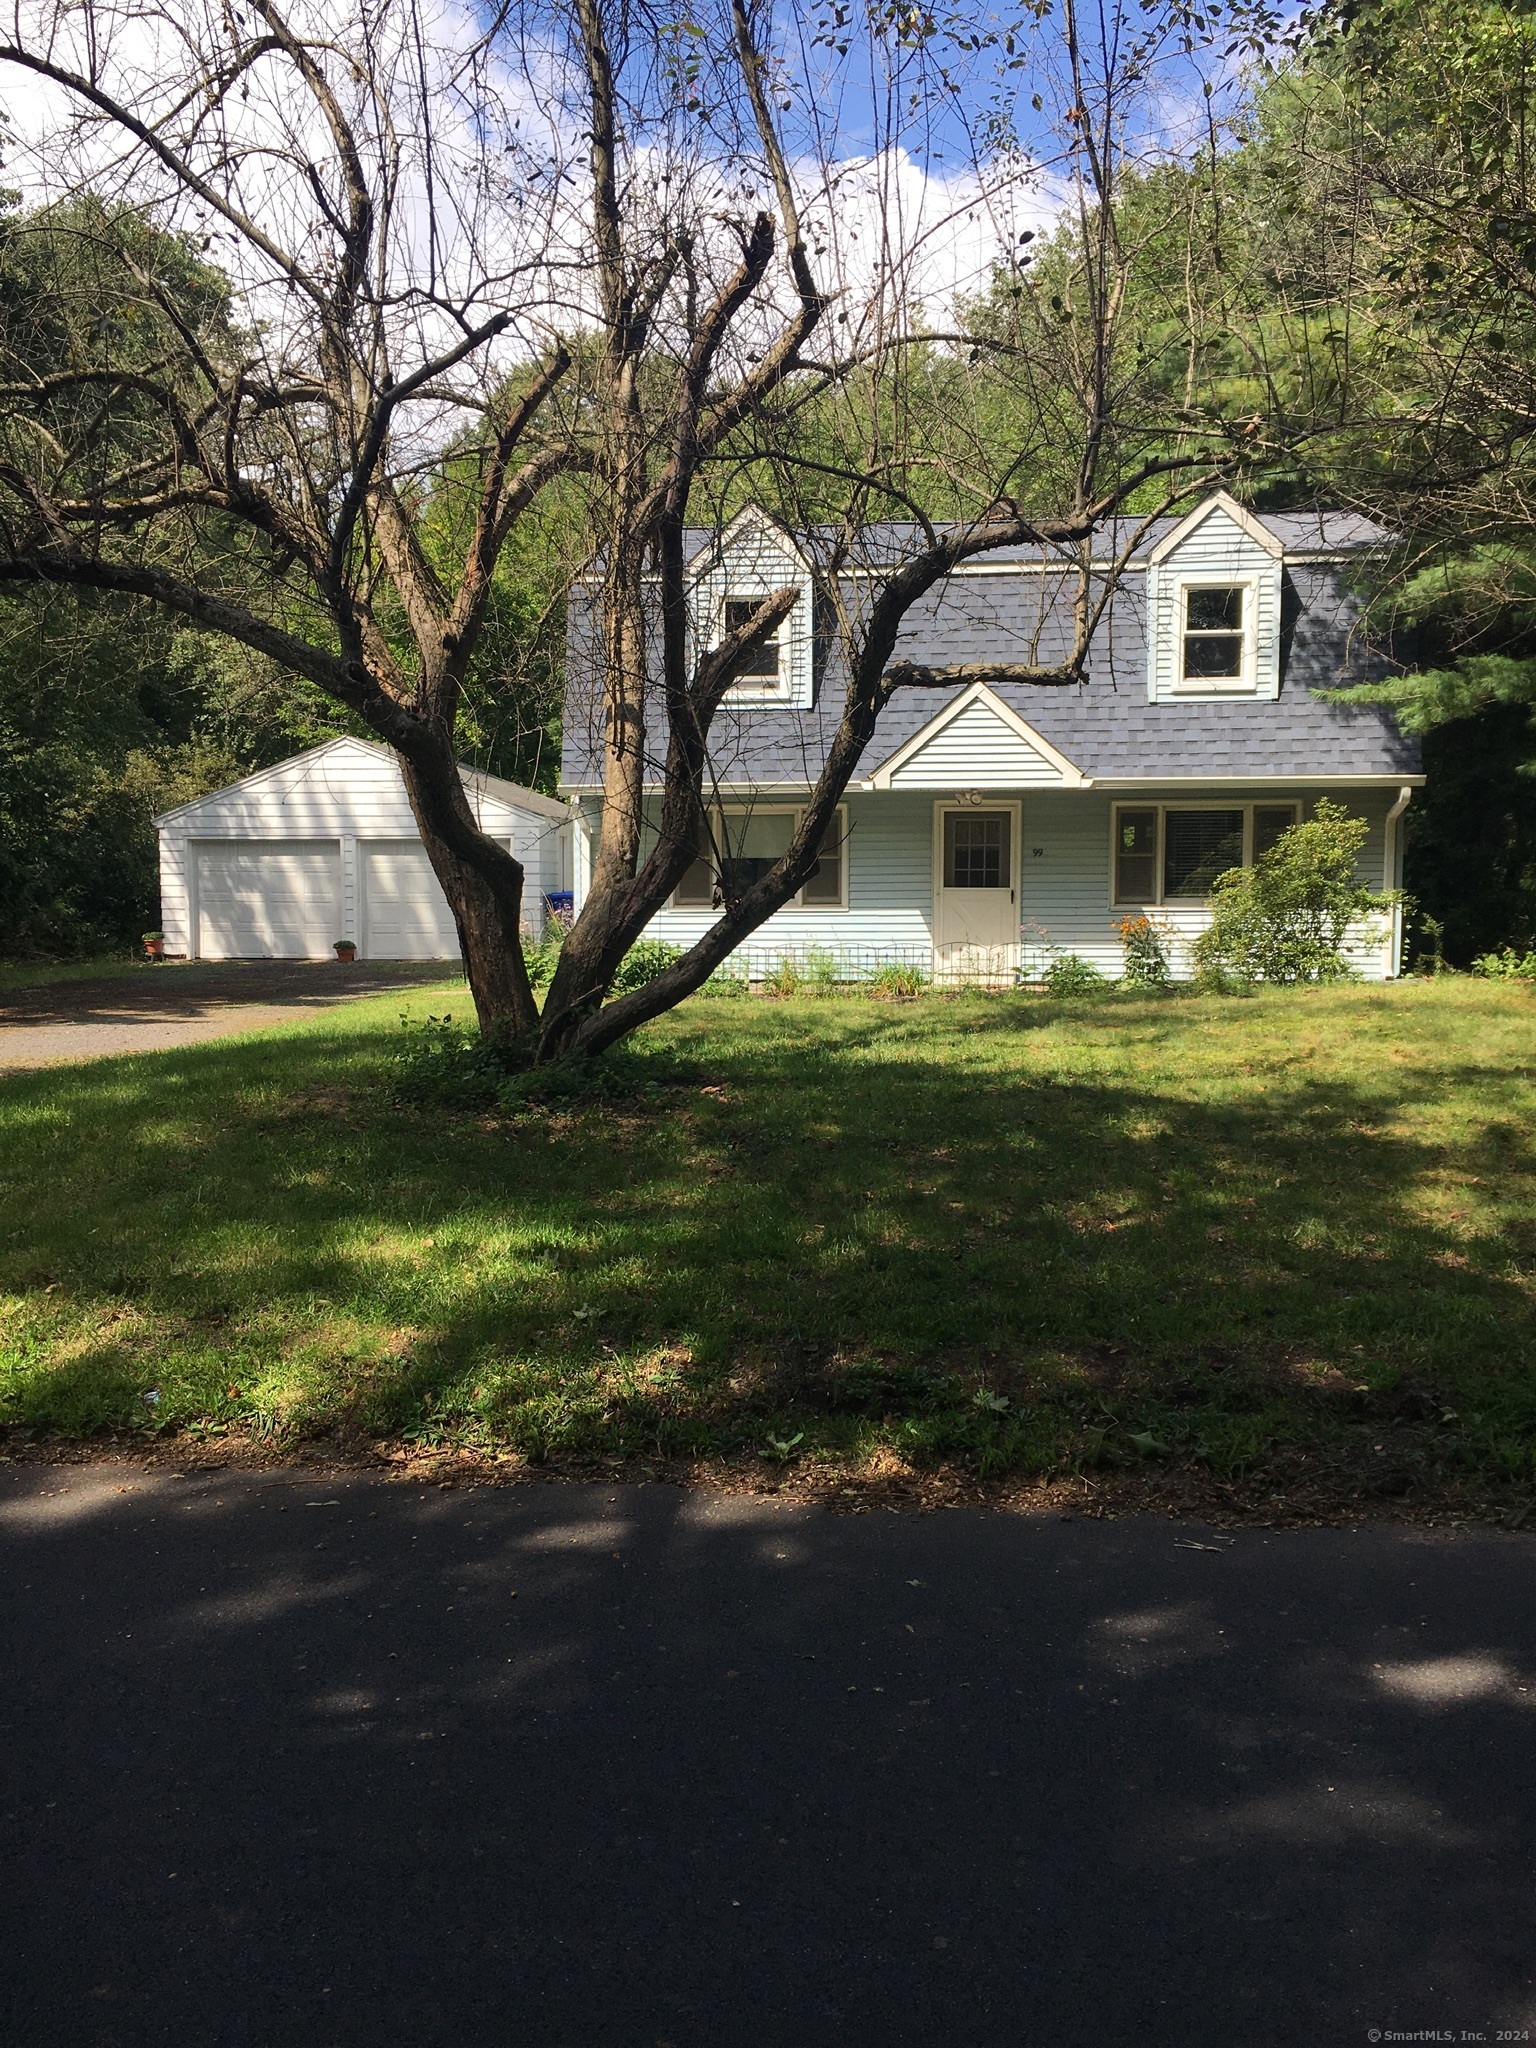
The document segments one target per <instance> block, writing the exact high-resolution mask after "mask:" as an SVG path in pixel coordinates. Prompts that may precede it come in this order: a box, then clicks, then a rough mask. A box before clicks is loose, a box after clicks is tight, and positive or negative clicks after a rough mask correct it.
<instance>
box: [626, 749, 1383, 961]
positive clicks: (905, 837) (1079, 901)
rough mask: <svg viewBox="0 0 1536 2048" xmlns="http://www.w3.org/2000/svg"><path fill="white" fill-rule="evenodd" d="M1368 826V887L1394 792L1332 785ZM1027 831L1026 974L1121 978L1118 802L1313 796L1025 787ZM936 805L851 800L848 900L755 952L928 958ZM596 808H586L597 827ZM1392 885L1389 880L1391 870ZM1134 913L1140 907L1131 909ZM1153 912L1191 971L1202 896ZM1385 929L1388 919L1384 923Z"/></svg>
mask: <svg viewBox="0 0 1536 2048" xmlns="http://www.w3.org/2000/svg"><path fill="white" fill-rule="evenodd" d="M1335 794H1336V795H1337V798H1338V800H1339V801H1340V802H1342V803H1345V804H1346V805H1347V806H1348V807H1349V809H1350V810H1351V811H1353V812H1355V813H1356V814H1357V815H1359V816H1361V817H1364V818H1366V819H1367V820H1368V821H1369V823H1370V834H1369V837H1368V838H1367V840H1366V843H1365V845H1364V847H1363V848H1362V850H1361V854H1360V860H1359V873H1360V875H1361V878H1362V880H1364V881H1365V882H1366V883H1367V884H1368V885H1369V886H1370V887H1372V888H1374V889H1379V888H1381V887H1383V886H1384V877H1383V872H1382V870H1383V861H1384V857H1385V839H1384V826H1385V819H1386V813H1387V808H1388V806H1389V805H1390V804H1391V802H1392V800H1393V798H1394V796H1395V794H1396V792H1395V791H1394V790H1387V789H1356V790H1351V789H1347V788H1346V789H1342V790H1340V791H1338V792H1336V793H1335ZM1020 795H1021V797H1022V803H1023V811H1022V825H1021V830H1020V839H1019V858H1018V874H1019V913H1020V918H1021V923H1022V932H1021V940H1022V944H1021V949H1020V950H1021V957H1022V960H1023V962H1024V965H1025V969H1026V971H1028V970H1029V969H1030V968H1031V967H1033V966H1039V965H1043V964H1044V962H1045V960H1046V959H1048V958H1049V957H1050V953H1051V952H1053V951H1054V952H1057V953H1068V952H1071V953H1078V954H1080V955H1081V956H1082V957H1083V958H1084V959H1086V960H1091V961H1092V962H1093V964H1094V965H1095V966H1096V967H1098V968H1099V969H1101V971H1102V972H1104V973H1105V974H1107V975H1110V976H1117V975H1119V973H1120V972H1121V969H1122V965H1123V961H1122V954H1121V949H1120V941H1119V938H1118V937H1117V935H1116V933H1115V930H1114V920H1115V919H1116V918H1119V917H1123V916H1125V915H1126V914H1127V906H1125V905H1118V904H1116V903H1115V902H1114V901H1113V848H1112V845H1111V837H1110V835H1111V827H1112V820H1113V818H1114V814H1115V808H1116V806H1117V805H1118V804H1121V803H1123V804H1125V805H1126V806H1127V808H1135V809H1142V810H1147V809H1157V808H1160V807H1161V806H1164V805H1172V806H1173V807H1175V808H1177V809H1183V810H1200V809H1212V810H1221V809H1244V808H1247V807H1251V806H1255V805H1257V806H1269V805H1276V804H1283V803H1288V802H1294V803H1295V804H1296V805H1297V806H1298V809H1299V812H1300V815H1301V816H1302V817H1306V816H1307V815H1308V814H1309V812H1310V810H1311V806H1312V803H1313V801H1314V800H1315V792H1305V791H1302V792H1298V791H1295V790H1288V789H1286V788H1285V787H1284V786H1283V785H1281V786H1279V787H1276V788H1275V789H1273V790H1269V791H1266V792H1265V793H1264V794H1263V795H1262V796H1256V795H1254V794H1253V792H1252V791H1251V789H1245V790H1241V791H1237V792H1234V791H1233V790H1232V789H1230V788H1228V789H1222V788H1220V787H1215V788H1210V789H1196V790H1188V789H1177V788H1175V789H1169V788H1167V787H1164V788H1161V789H1153V790H1149V791H1148V792H1147V793H1146V794H1145V795H1144V796H1143V795H1141V794H1140V793H1138V794H1137V795H1136V796H1135V797H1130V796H1122V795H1118V794H1112V793H1111V792H1109V791H1097V790H1060V789H1055V790H1036V791H1031V790H1024V791H1022V792H1020ZM934 809H935V807H934V803H933V801H932V799H931V797H929V796H925V795H923V794H921V793H919V792H917V791H905V790H893V791H890V792H885V791H878V790H877V791H872V792H867V793H863V794H854V795H851V796H850V797H849V799H848V837H847V841H846V857H847V867H848V876H847V891H848V902H847V908H846V909H845V910H841V911H832V912H828V911H825V910H803V909H799V908H795V907H791V908H788V909H785V910H781V911H779V912H778V914H777V915H776V916H774V917H771V918H770V919H769V920H768V921H767V923H766V924H764V925H763V926H761V927H760V929H759V930H758V931H756V932H754V933H753V934H752V935H751V937H750V939H749V940H748V941H747V944H748V945H749V946H750V947H751V948H752V950H753V952H754V954H755V955H761V954H763V953H766V952H771V951H772V950H773V949H775V948H782V949H784V950H786V951H797V950H804V949H807V948H813V947H822V948H826V947H830V948H832V949H834V950H842V951H844V952H846V953H847V954H848V955H849V956H850V957H856V958H858V959H860V960H863V961H869V960H872V959H873V957H874V956H875V954H876V953H884V954H885V955H887V956H889V957H900V958H914V957H920V956H921V954H922V952H923V950H924V949H926V948H931V946H932V943H933V909H934V899H933V878H934V865H935V861H934V831H935V826H934ZM597 815H598V812H597V806H596V804H595V803H593V804H590V805H589V806H588V809H587V819H588V824H589V829H593V830H595V828H596V822H597ZM1385 880H1386V883H1387V885H1390V878H1385ZM1129 907H1130V908H1131V909H1134V908H1135V907H1136V906H1129ZM1156 915H1157V916H1158V917H1159V918H1160V919H1162V920H1163V921H1164V922H1165V923H1167V924H1168V925H1170V926H1171V927H1172V928H1173V930H1174V933H1175V935H1176V940H1175V945H1174V947H1173V965H1174V970H1175V972H1176V973H1177V974H1179V975H1181V976H1182V975H1187V974H1188V972H1189V968H1190V963H1189V958H1188V951H1187V943H1188V942H1189V941H1191V940H1193V939H1194V937H1195V936H1196V934H1197V933H1198V932H1200V931H1201V930H1203V929H1204V927H1205V925H1206V924H1207V923H1209V921H1210V911H1209V908H1208V906H1207V905H1206V904H1204V903H1201V902H1183V903H1175V904H1165V905H1161V906H1158V907H1157V910H1156ZM714 920H715V913H714V912H713V911H711V910H706V909H703V908H700V909H678V908H674V907H672V906H668V907H667V908H666V909H664V910H662V911H660V912H658V914H657V915H656V916H655V917H654V918H653V919H652V920H651V923H650V925H649V927H648V932H649V935H650V936H652V937H655V938H660V939H667V940H669V941H671V942H672V943H673V944H674V945H681V946H688V945H691V944H692V943H693V941H694V940H695V939H697V938H699V937H701V936H702V934H703V933H704V932H706V931H707V930H708V929H709V927H710V925H711V924H713V922H714ZM1381 922H1382V924H1383V925H1385V923H1386V920H1384V919H1383V920H1381ZM1352 951H1353V957H1354V959H1355V963H1356V965H1357V966H1358V967H1359V968H1360V970H1361V972H1362V973H1363V974H1364V975H1365V976H1366V978H1367V979H1368V980H1379V979H1381V978H1382V976H1383V975H1384V974H1385V973H1387V972H1388V971H1389V968H1388V962H1387V949H1386V947H1385V945H1383V944H1372V945H1370V946H1366V945H1364V944H1361V945H1359V946H1357V947H1355V948H1353V949H1352Z"/></svg>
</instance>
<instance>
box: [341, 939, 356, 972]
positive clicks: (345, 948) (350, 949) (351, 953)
mask: <svg viewBox="0 0 1536 2048" xmlns="http://www.w3.org/2000/svg"><path fill="white" fill-rule="evenodd" d="M336 958H337V959H338V960H339V961H340V962H341V963H342V965H343V966H344V967H349V966H350V965H351V964H352V962H353V961H354V960H355V959H356V958H357V948H356V946H354V945H353V943H352V941H351V940H350V939H338V940H337V941H336Z"/></svg>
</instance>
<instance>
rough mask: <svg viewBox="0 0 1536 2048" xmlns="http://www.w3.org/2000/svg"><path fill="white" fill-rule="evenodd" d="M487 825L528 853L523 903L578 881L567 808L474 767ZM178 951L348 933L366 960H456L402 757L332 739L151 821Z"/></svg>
mask: <svg viewBox="0 0 1536 2048" xmlns="http://www.w3.org/2000/svg"><path fill="white" fill-rule="evenodd" d="M463 773H464V787H465V790H466V792H467V794H468V797H469V801H470V806H471V808H472V809H473V811H474V813H475V816H476V819H477V821H478V823H479V826H480V829H481V831H482V832H484V833H486V834H487V835H488V837H490V838H492V839H497V840H500V842H501V843H502V845H503V846H505V847H507V849H508V850H509V851H510V852H511V853H512V854H513V855H515V857H516V858H517V859H518V860H520V861H521V862H522V863H523V868H524V871H525V873H526V875H527V889H526V896H525V899H524V900H525V915H526V917H527V920H528V922H529V924H530V925H532V926H533V927H534V928H535V929H538V928H539V927H540V926H541V925H542V924H543V921H544V914H545V903H546V900H547V899H548V898H549V897H550V896H553V895H556V894H557V893H558V892H561V891H566V890H569V888H570V886H571V873H570V863H571V850H570V849H571V826H570V812H569V811H568V810H567V808H566V806H565V805H564V804H562V803H557V802H556V801H555V799H554V798H553V797H547V796H540V795H539V793H538V791H537V790H532V789H523V788H521V787H520V786H519V785H518V784H517V783H515V782H503V781H502V780H501V779H500V777H498V776H495V775H481V774H479V773H477V772H476V771H475V770H474V769H471V768H466V769H465V770H464V771H463ZM155 823H156V826H157V828H158V830H159V834H160V905H161V923H162V925H163V927H164V931H165V950H166V952H167V953H168V954H171V955H179V956H181V957H183V958H188V959H194V960H316V959H324V958H327V957H329V955H330V953H331V951H332V949H333V947H334V945H335V942H336V940H338V939H350V940H351V941H352V943H353V944H354V945H355V946H356V947H357V950H358V955H359V957H360V958H362V959H365V960H456V959H457V958H458V957H459V939H458V933H457V931H456V929H455V927H454V922H453V913H452V911H451V910H450V909H449V908H448V900H447V898H446V897H445V896H444V894H443V892H442V890H441V889H440V888H439V886H438V882H437V877H436V875H435V874H434V873H433V872H432V864H431V862H430V861H429V860H428V858H427V851H426V848H425V847H424V846H423V845H422V843H421V839H420V837H419V836H418V834H417V830H416V821H415V819H414V818H413V817H412V815H411V807H410V804H409V802H408V801H407V798H406V794H405V784H404V782H403V781H402V779H401V775H400V770H399V767H398V765H397V764H396V762H395V759H394V756H393V755H392V754H391V753H390V752H389V751H388V749H387V748H385V747H379V746H374V745H372V744H370V742H368V741H367V740H354V739H342V740H330V741H328V742H327V743H326V745H325V746H323V747H316V748H314V749H313V750H312V751H311V752H310V753H307V754H299V755H296V756H295V757H294V759H293V760H291V761H281V762H279V763H278V765H277V766H276V767H275V768H264V769H262V770H261V772H260V773H259V774H256V775H248V776H247V777H246V778H245V780H244V781H243V782H236V783H233V784H231V786H230V787H229V788H228V789H219V790H215V791H214V792H213V794H212V795H211V796H203V797H198V798H197V799H196V801H195V802H193V803H190V804H182V805H180V806H179V807H178V808H177V809H176V810H174V811H167V812H166V813H165V815H164V817H162V818H157V819H156V820H155Z"/></svg>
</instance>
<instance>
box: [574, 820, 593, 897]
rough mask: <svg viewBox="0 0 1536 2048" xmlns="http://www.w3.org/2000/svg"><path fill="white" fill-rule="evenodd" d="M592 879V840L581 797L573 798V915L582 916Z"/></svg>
mask: <svg viewBox="0 0 1536 2048" xmlns="http://www.w3.org/2000/svg"><path fill="white" fill-rule="evenodd" d="M591 880H592V840H591V837H590V835H589V834H588V831H587V817H586V812H585V811H584V810H583V809H582V803H581V798H580V797H579V796H573V797H572V798H571V915H572V917H580V915H581V913H582V909H583V907H584V905H585V903H586V900H587V889H588V886H589V885H590V883H591Z"/></svg>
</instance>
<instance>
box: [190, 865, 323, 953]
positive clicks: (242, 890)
mask: <svg viewBox="0 0 1536 2048" xmlns="http://www.w3.org/2000/svg"><path fill="white" fill-rule="evenodd" d="M193 868H194V872H195V874H196V878H197V950H198V953H199V955H200V956H201V957H202V958H203V959H204V960H316V959H320V958H321V957H323V956H324V955H326V954H328V953H329V952H330V951H331V947H332V944H333V942H334V941H335V940H337V939H339V938H340V937H341V847H340V845H339V844H338V843H337V842H336V841H335V840H334V839H268V840H256V839H227V840H217V841H214V840H205V841H203V843H202V844H201V845H198V844H197V843H196V842H194V844H193Z"/></svg>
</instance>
